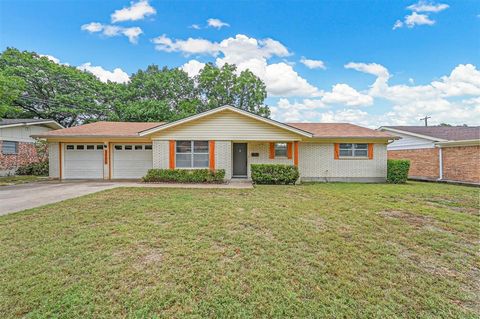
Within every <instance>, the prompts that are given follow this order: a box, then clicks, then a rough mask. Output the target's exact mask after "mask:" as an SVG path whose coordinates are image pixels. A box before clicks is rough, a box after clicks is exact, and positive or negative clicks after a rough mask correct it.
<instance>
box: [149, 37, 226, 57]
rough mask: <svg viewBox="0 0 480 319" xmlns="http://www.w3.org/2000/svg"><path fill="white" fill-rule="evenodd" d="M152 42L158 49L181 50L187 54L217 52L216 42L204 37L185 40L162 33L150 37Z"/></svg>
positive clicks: (212, 53)
mask: <svg viewBox="0 0 480 319" xmlns="http://www.w3.org/2000/svg"><path fill="white" fill-rule="evenodd" d="M152 42H153V43H154V44H155V49H157V50H158V51H165V52H182V53H183V54H185V55H187V56H189V55H191V54H206V55H216V54H217V53H218V43H214V42H210V41H208V40H205V39H193V38H188V39H187V40H178V39H174V40H172V39H170V38H169V37H167V36H166V35H165V34H163V35H161V36H159V37H156V38H154V39H152Z"/></svg>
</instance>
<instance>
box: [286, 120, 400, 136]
mask: <svg viewBox="0 0 480 319" xmlns="http://www.w3.org/2000/svg"><path fill="white" fill-rule="evenodd" d="M287 124H288V125H290V126H293V127H296V128H299V129H302V130H305V131H308V132H311V133H312V134H313V137H315V138H325V139H330V138H382V139H398V137H396V136H394V135H393V134H390V133H387V132H381V131H376V130H372V129H369V128H366V127H362V126H358V125H354V124H350V123H287Z"/></svg>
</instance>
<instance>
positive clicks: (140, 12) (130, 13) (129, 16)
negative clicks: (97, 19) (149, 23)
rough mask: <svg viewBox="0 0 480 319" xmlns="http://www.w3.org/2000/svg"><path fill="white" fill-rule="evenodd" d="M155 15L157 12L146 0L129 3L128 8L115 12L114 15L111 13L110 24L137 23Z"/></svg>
mask: <svg viewBox="0 0 480 319" xmlns="http://www.w3.org/2000/svg"><path fill="white" fill-rule="evenodd" d="M156 13H157V11H156V10H155V8H153V7H152V6H151V5H150V4H149V3H148V0H142V1H139V2H130V7H126V8H123V9H120V10H116V11H115V12H114V13H112V15H111V19H112V23H116V22H122V21H137V20H142V19H144V18H145V17H146V16H149V15H153V14H156Z"/></svg>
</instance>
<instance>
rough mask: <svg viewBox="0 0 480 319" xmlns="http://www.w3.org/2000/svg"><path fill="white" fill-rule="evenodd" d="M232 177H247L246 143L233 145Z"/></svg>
mask: <svg viewBox="0 0 480 319" xmlns="http://www.w3.org/2000/svg"><path fill="white" fill-rule="evenodd" d="M233 176H234V177H246V176H247V143H233Z"/></svg>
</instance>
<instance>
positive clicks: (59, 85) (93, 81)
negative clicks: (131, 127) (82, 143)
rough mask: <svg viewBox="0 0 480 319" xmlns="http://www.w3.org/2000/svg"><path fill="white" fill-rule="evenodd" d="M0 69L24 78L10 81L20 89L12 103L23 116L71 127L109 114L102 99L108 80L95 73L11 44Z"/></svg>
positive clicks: (0, 63) (16, 88)
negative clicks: (99, 78) (100, 79)
mask: <svg viewBox="0 0 480 319" xmlns="http://www.w3.org/2000/svg"><path fill="white" fill-rule="evenodd" d="M0 72H1V73H2V74H3V75H4V76H6V77H15V78H18V79H21V80H22V81H17V82H16V83H15V82H9V84H11V85H12V86H14V89H15V90H18V91H20V94H18V95H17V96H16V97H14V98H13V99H12V100H11V101H10V104H11V105H10V107H11V108H15V109H19V110H21V116H22V117H35V118H45V119H46V118H49V119H54V120H56V121H57V122H59V123H60V124H62V125H64V126H66V127H69V126H73V125H77V124H79V123H83V122H85V121H96V120H101V119H105V118H107V117H108V114H109V112H111V110H110V108H109V107H110V106H109V105H107V104H106V103H105V102H104V101H103V99H102V93H103V91H104V90H105V84H104V83H102V82H100V81H99V80H98V79H97V78H96V77H95V76H94V75H93V74H90V73H88V72H83V71H81V70H78V69H76V68H75V67H72V66H66V65H61V64H57V63H55V62H52V61H50V60H49V59H48V58H46V57H41V56H39V55H38V54H36V53H34V52H28V51H23V52H20V51H19V50H17V49H13V48H8V49H6V50H5V51H4V52H3V53H2V54H1V55H0Z"/></svg>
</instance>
